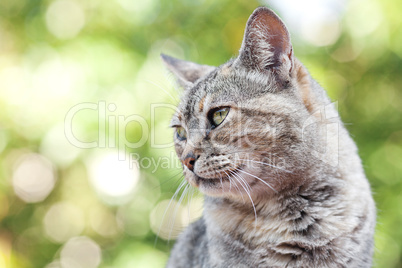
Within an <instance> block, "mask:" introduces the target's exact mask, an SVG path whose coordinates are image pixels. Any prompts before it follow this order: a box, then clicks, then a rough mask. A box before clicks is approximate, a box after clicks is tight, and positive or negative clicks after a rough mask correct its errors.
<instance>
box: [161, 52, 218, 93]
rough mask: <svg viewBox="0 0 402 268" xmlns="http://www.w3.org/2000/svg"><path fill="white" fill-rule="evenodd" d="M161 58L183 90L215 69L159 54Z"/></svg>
mask: <svg viewBox="0 0 402 268" xmlns="http://www.w3.org/2000/svg"><path fill="white" fill-rule="evenodd" d="M161 58H162V60H163V61H164V62H165V64H166V66H167V68H168V69H169V71H171V72H172V73H173V75H174V76H175V77H176V79H177V81H178V83H179V84H180V86H182V87H183V88H188V87H190V86H191V85H192V84H193V83H194V82H195V81H197V80H198V79H200V78H201V77H203V76H205V75H207V74H209V73H210V72H212V71H213V70H215V68H216V67H213V66H208V65H200V64H197V63H194V62H191V61H185V60H179V59H175V58H173V57H170V56H167V55H165V54H161Z"/></svg>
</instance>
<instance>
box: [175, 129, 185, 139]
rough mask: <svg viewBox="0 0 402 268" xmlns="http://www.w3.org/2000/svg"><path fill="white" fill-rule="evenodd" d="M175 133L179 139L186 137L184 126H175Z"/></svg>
mask: <svg viewBox="0 0 402 268" xmlns="http://www.w3.org/2000/svg"><path fill="white" fill-rule="evenodd" d="M176 135H177V138H178V139H179V140H181V141H182V140H185V139H187V132H186V130H185V129H184V127H176Z"/></svg>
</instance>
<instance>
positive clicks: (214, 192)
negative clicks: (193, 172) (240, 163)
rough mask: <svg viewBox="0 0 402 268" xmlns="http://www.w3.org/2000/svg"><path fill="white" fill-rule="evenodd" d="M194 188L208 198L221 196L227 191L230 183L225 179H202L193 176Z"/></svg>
mask: <svg viewBox="0 0 402 268" xmlns="http://www.w3.org/2000/svg"><path fill="white" fill-rule="evenodd" d="M191 184H192V185H193V186H194V187H196V188H198V189H199V190H200V191H201V192H202V193H204V194H206V195H210V196H222V195H224V192H225V191H226V188H227V189H229V187H230V182H229V180H228V179H227V178H225V177H224V178H219V179H216V178H202V177H199V176H195V178H194V180H193V183H191Z"/></svg>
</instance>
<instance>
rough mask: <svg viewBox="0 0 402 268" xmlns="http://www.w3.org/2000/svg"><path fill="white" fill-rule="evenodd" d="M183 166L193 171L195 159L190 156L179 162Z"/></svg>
mask: <svg viewBox="0 0 402 268" xmlns="http://www.w3.org/2000/svg"><path fill="white" fill-rule="evenodd" d="M181 162H182V163H183V165H185V166H186V167H187V168H188V169H189V170H191V171H193V169H194V164H195V158H194V157H192V156H187V158H186V159H184V160H182V161H181Z"/></svg>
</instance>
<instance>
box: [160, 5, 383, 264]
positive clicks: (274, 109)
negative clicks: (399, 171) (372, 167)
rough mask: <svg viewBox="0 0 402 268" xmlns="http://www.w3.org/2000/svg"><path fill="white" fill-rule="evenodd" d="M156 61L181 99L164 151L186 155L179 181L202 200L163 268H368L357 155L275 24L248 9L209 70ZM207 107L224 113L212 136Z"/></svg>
mask: <svg viewBox="0 0 402 268" xmlns="http://www.w3.org/2000/svg"><path fill="white" fill-rule="evenodd" d="M163 58H164V60H165V62H167V66H168V68H169V69H170V70H172V72H173V73H175V74H176V75H177V76H178V80H179V82H180V83H181V84H182V85H184V87H185V88H186V90H185V91H184V94H183V97H182V99H181V102H180V104H179V106H178V110H177V111H178V112H177V114H176V115H175V116H174V118H173V119H172V125H175V126H182V127H184V128H185V130H186V131H187V139H186V140H180V139H178V138H177V137H176V138H175V145H176V151H177V154H178V156H179V158H180V159H182V160H184V159H185V158H186V157H188V156H189V155H191V156H194V159H195V162H194V163H195V164H194V168H193V170H190V168H188V167H187V166H184V167H183V168H184V174H185V179H186V180H187V181H188V182H189V183H190V184H191V185H192V186H194V187H196V188H198V189H199V190H200V191H201V192H203V193H204V194H205V204H204V214H203V216H202V218H201V219H200V220H198V221H197V222H195V223H193V224H192V225H190V226H189V227H188V228H187V229H186V230H185V232H184V233H183V234H182V235H181V236H180V238H179V240H178V241H177V243H176V245H175V247H174V249H173V251H172V254H171V258H170V259H169V262H168V265H167V266H168V267H348V268H349V267H370V265H371V259H372V253H373V233H374V226H375V214H376V213H375V205H374V202H373V199H372V197H371V191H370V187H369V184H368V181H367V179H366V177H365V175H364V171H363V169H362V165H361V160H360V158H359V156H358V154H357V148H356V146H355V144H354V142H353V140H352V139H351V138H350V136H349V134H348V132H347V130H346V129H345V128H344V126H343V124H342V122H341V121H340V119H339V116H338V113H337V111H336V109H335V107H334V106H333V105H332V104H331V103H330V100H329V99H328V97H327V95H326V93H325V91H324V90H323V89H322V88H321V87H320V86H319V85H318V84H317V83H316V82H315V81H314V80H313V79H312V78H311V77H310V75H309V73H308V71H307V70H306V69H305V68H304V66H303V65H302V64H301V63H300V62H299V61H298V60H297V59H296V58H295V57H294V56H293V50H292V46H291V43H290V37H289V33H288V31H287V29H286V27H285V26H284V24H283V23H282V21H281V20H280V19H279V18H278V17H277V16H276V15H275V14H274V13H273V12H272V11H271V10H269V9H267V8H258V9H257V10H256V11H254V13H253V14H252V15H251V17H250V19H249V21H248V23H247V27H246V32H245V37H244V41H243V45H242V48H241V50H240V54H239V57H237V58H236V59H234V60H231V61H229V62H227V63H225V64H223V65H222V66H220V67H210V66H205V65H202V66H201V65H196V64H195V63H192V64H191V66H190V67H191V68H188V69H186V68H185V67H186V64H188V62H184V61H181V60H176V59H173V58H171V57H168V56H163ZM177 66H181V67H180V68H178V67H177ZM197 66H198V68H197ZM183 70H184V71H183ZM183 79H184V80H185V81H184V82H183ZM217 107H230V111H229V114H228V116H227V117H226V118H225V120H224V121H223V123H222V124H221V125H219V126H217V127H213V126H212V125H211V122H210V121H209V120H208V116H209V113H210V111H211V109H214V108H217Z"/></svg>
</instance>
